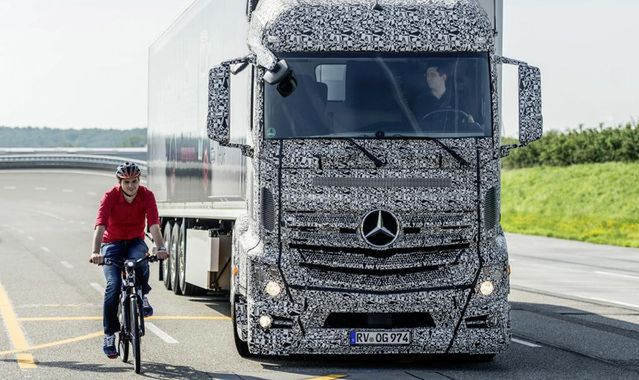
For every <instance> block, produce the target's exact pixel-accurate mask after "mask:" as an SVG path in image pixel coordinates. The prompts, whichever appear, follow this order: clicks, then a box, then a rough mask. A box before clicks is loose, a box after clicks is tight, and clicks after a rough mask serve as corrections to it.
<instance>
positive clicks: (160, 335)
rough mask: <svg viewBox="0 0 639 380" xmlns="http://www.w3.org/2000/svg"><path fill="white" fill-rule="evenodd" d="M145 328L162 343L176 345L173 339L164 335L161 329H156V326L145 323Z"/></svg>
mask: <svg viewBox="0 0 639 380" xmlns="http://www.w3.org/2000/svg"><path fill="white" fill-rule="evenodd" d="M144 327H145V328H148V329H149V330H151V332H152V333H153V334H155V335H157V336H158V338H160V339H162V340H163V341H165V342H166V343H169V344H176V343H178V341H177V340H175V339H173V337H171V336H170V335H169V334H167V333H165V332H164V331H162V329H160V328H159V327H157V326H156V325H154V324H153V323H151V322H146V323H145V324H144Z"/></svg>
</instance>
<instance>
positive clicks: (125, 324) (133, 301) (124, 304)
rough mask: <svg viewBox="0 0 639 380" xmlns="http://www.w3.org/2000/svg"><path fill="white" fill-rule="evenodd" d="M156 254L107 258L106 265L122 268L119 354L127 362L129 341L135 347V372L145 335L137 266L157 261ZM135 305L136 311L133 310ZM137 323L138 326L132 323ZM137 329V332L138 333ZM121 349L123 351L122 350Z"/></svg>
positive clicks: (138, 365)
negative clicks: (134, 258)
mask: <svg viewBox="0 0 639 380" xmlns="http://www.w3.org/2000/svg"><path fill="white" fill-rule="evenodd" d="M157 260H158V258H157V257H156V256H145V257H143V258H141V259H138V260H125V261H119V260H112V259H106V260H105V262H104V265H115V266H117V267H119V268H120V269H121V276H122V288H121V290H120V309H119V311H118V314H119V320H120V334H119V337H118V354H120V355H122V361H124V362H126V361H127V360H128V356H129V342H131V345H132V347H133V351H134V356H135V372H136V373H140V367H141V366H140V338H141V337H143V336H144V333H145V329H144V317H143V315H144V313H143V308H142V299H143V295H142V287H141V286H140V284H138V282H137V279H136V273H135V271H136V268H138V267H139V265H140V264H141V263H143V262H144V261H149V262H154V261H157ZM132 305H135V306H134V307H135V311H133V310H131V307H132ZM132 323H135V324H137V326H134V325H132ZM136 331H137V334H136ZM121 349H122V350H123V352H120V351H121Z"/></svg>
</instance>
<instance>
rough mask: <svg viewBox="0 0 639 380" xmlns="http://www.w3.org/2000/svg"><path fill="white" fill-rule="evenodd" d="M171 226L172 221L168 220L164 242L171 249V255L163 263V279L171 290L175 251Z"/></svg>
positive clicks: (166, 286) (165, 285)
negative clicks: (172, 258)
mask: <svg viewBox="0 0 639 380" xmlns="http://www.w3.org/2000/svg"><path fill="white" fill-rule="evenodd" d="M171 227H172V225H171V222H166V225H165V226H164V244H165V245H166V247H167V249H168V251H169V257H167V259H166V260H164V262H163V263H162V279H163V280H164V287H165V288H166V289H167V290H171V251H173V247H172V246H171V243H172V240H171Z"/></svg>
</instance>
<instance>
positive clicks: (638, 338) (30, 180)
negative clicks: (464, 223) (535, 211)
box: [0, 170, 639, 380]
mask: <svg viewBox="0 0 639 380" xmlns="http://www.w3.org/2000/svg"><path fill="white" fill-rule="evenodd" d="M114 183H115V179H114V178H113V177H112V175H111V174H106V173H100V172H89V171H68V170H67V171H53V170H48V171H0V216H1V218H0V314H1V319H2V320H3V323H2V324H0V379H14V378H15V379H20V378H33V379H64V378H73V379H77V378H82V379H86V378H91V379H117V378H130V377H131V376H134V373H133V367H132V365H131V364H130V363H123V362H122V361H120V360H109V359H107V358H106V357H105V356H104V355H103V353H102V323H101V319H102V317H101V315H102V293H103V287H104V277H103V275H102V272H101V268H98V267H95V266H92V265H90V264H88V262H87V258H88V256H89V253H90V247H91V237H92V230H93V221H94V218H95V213H96V208H97V205H98V200H99V198H100V196H101V194H102V193H103V192H104V191H105V190H106V189H107V188H109V187H110V186H112V185H113V184H114ZM508 244H509V249H510V252H511V254H512V256H511V257H512V261H511V266H512V291H511V295H510V300H511V302H512V306H513V311H512V325H513V338H514V339H513V342H512V344H511V346H510V348H509V349H508V350H507V351H506V352H504V353H502V354H501V355H498V356H497V358H496V359H495V360H494V361H493V362H490V363H476V362H468V361H460V360H443V359H441V358H432V357H400V358H396V357H392V358H388V357H382V358H379V357H375V358H371V357H355V358H353V357H349V358H331V357H301V358H299V357H296V358H287V359H272V358H259V359H244V358H241V357H240V356H239V355H238V354H237V353H236V351H235V347H234V345H233V335H232V331H231V322H230V320H229V318H228V315H229V305H228V303H227V302H226V300H225V299H223V298H216V297H215V296H213V295H207V296H202V297H178V296H175V295H173V294H172V293H170V292H168V291H166V290H165V289H164V287H163V285H162V284H161V283H160V282H159V281H158V279H157V274H156V273H157V268H156V267H155V265H157V264H152V265H153V266H154V267H152V273H153V275H152V281H151V286H153V287H154V291H153V292H151V294H150V300H151V303H152V304H153V306H154V307H155V316H154V317H152V318H150V319H149V320H147V330H148V331H147V335H146V336H145V337H144V338H143V341H142V362H143V373H142V376H144V377H148V378H153V379H173V378H183V379H284V380H287V379H337V378H348V379H566V378H577V379H637V378H639V294H638V293H637V291H636V289H637V287H638V286H639V265H638V264H639V250H636V249H623V248H615V247H607V246H600V245H591V244H584V243H576V242H569V241H564V240H557V239H545V238H533V237H527V236H518V235H509V236H508Z"/></svg>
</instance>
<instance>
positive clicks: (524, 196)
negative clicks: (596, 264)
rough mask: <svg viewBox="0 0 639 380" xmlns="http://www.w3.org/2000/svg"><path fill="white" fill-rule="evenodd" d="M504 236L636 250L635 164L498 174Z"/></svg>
mask: <svg viewBox="0 0 639 380" xmlns="http://www.w3.org/2000/svg"><path fill="white" fill-rule="evenodd" d="M501 196H502V198H501V199H502V209H501V214H502V219H501V223H502V226H503V228H504V230H506V231H508V232H517V233H522V234H529V235H541V236H550V237H557V238H564V239H571V240H581V241H587V242H591V243H599V244H610V245H618V246H623V247H637V248H639V163H636V162H635V163H620V162H607V163H601V164H582V165H573V166H567V167H544V166H542V167H533V168H526V169H513V170H504V171H503V172H502V191H501Z"/></svg>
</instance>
